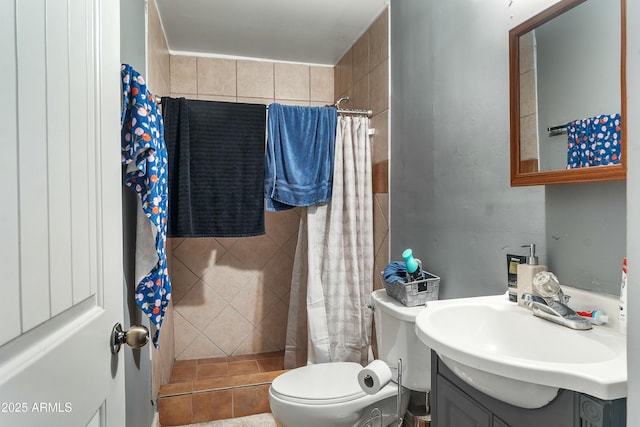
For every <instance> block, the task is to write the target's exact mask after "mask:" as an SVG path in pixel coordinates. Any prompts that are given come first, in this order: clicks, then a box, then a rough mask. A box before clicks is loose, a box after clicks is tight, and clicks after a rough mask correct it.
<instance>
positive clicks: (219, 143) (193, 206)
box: [162, 97, 266, 237]
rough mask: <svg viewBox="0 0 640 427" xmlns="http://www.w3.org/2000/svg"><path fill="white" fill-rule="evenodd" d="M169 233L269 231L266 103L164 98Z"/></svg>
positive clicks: (229, 234) (203, 234)
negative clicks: (266, 226)
mask: <svg viewBox="0 0 640 427" xmlns="http://www.w3.org/2000/svg"><path fill="white" fill-rule="evenodd" d="M162 115H163V117H164V132H165V142H166V144H167V152H168V157H169V214H168V221H169V226H168V233H167V234H168V236H169V237H245V236H257V235H260V234H264V157H265V127H266V106H264V105H260V104H240V103H232V102H214V101H196V100H187V99H184V98H180V99H174V98H166V97H165V98H162Z"/></svg>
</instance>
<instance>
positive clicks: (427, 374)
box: [371, 289, 431, 391]
mask: <svg viewBox="0 0 640 427" xmlns="http://www.w3.org/2000/svg"><path fill="white" fill-rule="evenodd" d="M371 301H372V303H373V318H374V321H375V327H376V343H377V344H378V359H381V360H384V361H385V362H387V364H388V365H389V366H390V367H391V370H392V371H393V372H394V380H395V379H396V378H395V376H396V368H397V366H398V359H402V385H403V386H404V387H407V388H409V389H411V390H415V391H429V390H431V350H430V349H429V347H427V346H426V345H425V344H423V343H422V341H420V340H419V339H418V336H417V335H416V333H415V323H416V322H415V320H416V316H417V315H418V313H419V312H420V311H422V310H423V309H424V305H421V306H417V307H405V306H404V305H402V303H400V302H399V301H396V300H395V299H393V298H391V297H390V296H388V295H387V292H386V291H385V290H384V289H379V290H377V291H374V292H373V293H372V294H371Z"/></svg>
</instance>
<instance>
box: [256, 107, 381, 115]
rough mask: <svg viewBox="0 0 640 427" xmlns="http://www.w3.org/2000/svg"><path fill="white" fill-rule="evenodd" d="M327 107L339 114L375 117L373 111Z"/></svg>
mask: <svg viewBox="0 0 640 427" xmlns="http://www.w3.org/2000/svg"><path fill="white" fill-rule="evenodd" d="M325 107H328V108H335V109H336V110H337V112H338V114H361V115H363V116H367V117H369V118H371V117H372V116H373V111H372V110H345V109H343V108H336V106H335V105H325ZM268 109H269V106H268V105H267V110H268Z"/></svg>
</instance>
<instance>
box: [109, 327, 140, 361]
mask: <svg viewBox="0 0 640 427" xmlns="http://www.w3.org/2000/svg"><path fill="white" fill-rule="evenodd" d="M148 342H149V329H147V327H146V326H142V325H134V326H131V327H130V328H129V329H128V330H127V332H124V331H123V330H122V325H121V324H120V323H116V324H115V325H113V330H112V331H111V353H113V354H117V353H118V352H119V351H120V347H121V346H122V344H125V343H126V344H127V345H128V346H129V347H131V348H140V347H144V346H145V345H146V344H147V343H148Z"/></svg>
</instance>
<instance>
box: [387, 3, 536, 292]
mask: <svg viewBox="0 0 640 427" xmlns="http://www.w3.org/2000/svg"><path fill="white" fill-rule="evenodd" d="M506 4H507V2H499V3H498V2H478V1H473V0H448V1H436V0H394V1H391V10H390V19H391V24H390V25H391V36H390V40H391V49H390V57H391V83H390V84H391V96H390V99H391V107H390V112H391V123H390V126H391V129H390V135H391V136H390V146H391V153H390V192H389V193H390V221H391V226H390V229H391V231H390V250H391V259H394V260H395V259H401V258H400V254H401V252H402V250H403V249H404V248H405V247H412V248H413V249H414V253H415V254H416V256H417V257H418V258H421V259H422V261H423V264H424V265H425V267H426V268H427V269H429V270H431V271H432V272H433V273H435V274H437V275H439V276H440V277H441V284H440V297H441V298H453V297H460V296H471V295H486V294H496V293H501V292H504V291H505V290H506V282H507V271H506V265H507V263H506V254H508V253H512V254H523V253H524V250H523V249H522V248H521V245H524V244H527V243H536V244H537V245H538V250H539V253H540V255H541V262H544V261H545V260H546V257H545V253H546V247H545V246H546V245H545V208H544V206H545V195H544V187H528V188H511V187H510V185H509V149H508V147H509V67H508V63H509V52H508V39H507V34H508V30H509V28H510V27H511V26H512V25H513V23H512V22H511V21H510V20H509V19H508V12H509V11H508V10H507V6H506ZM489 23H490V24H489Z"/></svg>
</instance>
